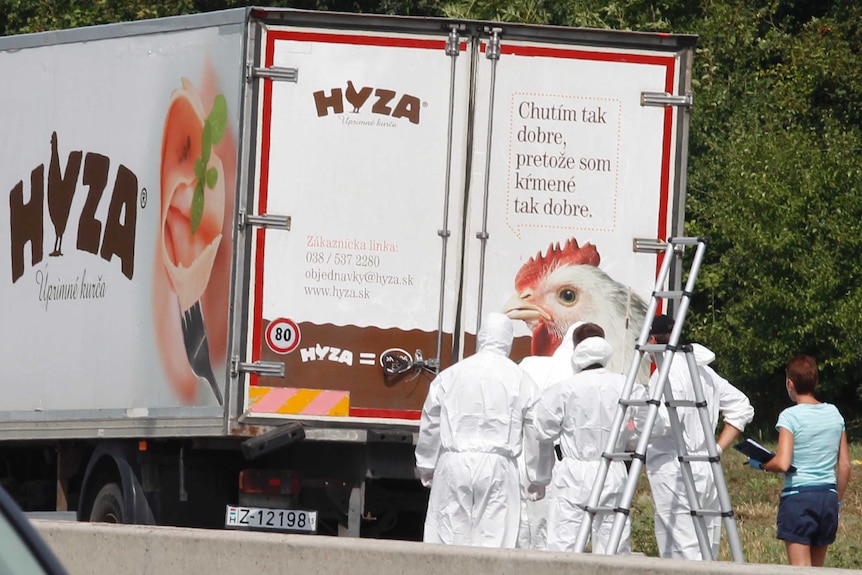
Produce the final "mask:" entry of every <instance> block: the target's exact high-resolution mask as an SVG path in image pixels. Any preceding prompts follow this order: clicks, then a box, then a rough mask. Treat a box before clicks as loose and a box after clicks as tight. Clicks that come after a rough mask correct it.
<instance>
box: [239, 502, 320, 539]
mask: <svg viewBox="0 0 862 575" xmlns="http://www.w3.org/2000/svg"><path fill="white" fill-rule="evenodd" d="M224 526H225V527H230V528H233V529H270V530H273V531H301V532H303V533H315V532H316V531H317V511H300V510H295V509H265V508H261V507H235V506H233V505H228V506H227V510H226V513H225V518H224Z"/></svg>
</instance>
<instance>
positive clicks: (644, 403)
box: [620, 398, 659, 407]
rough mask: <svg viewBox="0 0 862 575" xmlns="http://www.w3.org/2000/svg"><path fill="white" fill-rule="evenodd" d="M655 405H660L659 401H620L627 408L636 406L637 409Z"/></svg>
mask: <svg viewBox="0 0 862 575" xmlns="http://www.w3.org/2000/svg"><path fill="white" fill-rule="evenodd" d="M653 403H659V401H658V400H655V401H653V400H652V399H631V398H629V399H620V405H625V406H626V407H629V406H632V405H634V406H635V407H646V406H648V405H651V404H653Z"/></svg>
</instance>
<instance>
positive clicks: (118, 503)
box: [90, 483, 125, 523]
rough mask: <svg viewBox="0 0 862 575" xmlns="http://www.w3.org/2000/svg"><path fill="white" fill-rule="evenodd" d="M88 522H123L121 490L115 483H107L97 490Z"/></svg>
mask: <svg viewBox="0 0 862 575" xmlns="http://www.w3.org/2000/svg"><path fill="white" fill-rule="evenodd" d="M90 523H125V521H124V520H123V490H122V489H120V486H119V485H117V484H116V483H107V484H105V485H104V486H102V488H101V489H100V490H99V493H98V494H97V495H96V500H95V501H93V510H92V511H91V512H90Z"/></svg>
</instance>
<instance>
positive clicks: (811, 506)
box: [777, 486, 838, 546]
mask: <svg viewBox="0 0 862 575" xmlns="http://www.w3.org/2000/svg"><path fill="white" fill-rule="evenodd" d="M800 489H801V491H799V492H798V493H796V492H791V494H788V495H785V496H783V497H782V498H781V502H780V503H779V504H778V520H777V525H778V538H779V539H782V540H784V541H787V542H789V543H802V544H803V545H810V546H823V545H831V544H832V543H834V542H835V533H836V532H837V531H838V493H837V492H836V491H834V490H833V489H829V488H828V487H825V486H824V487H823V488H819V489H818V488H814V489H810V490H806V488H804V487H803V488H800Z"/></svg>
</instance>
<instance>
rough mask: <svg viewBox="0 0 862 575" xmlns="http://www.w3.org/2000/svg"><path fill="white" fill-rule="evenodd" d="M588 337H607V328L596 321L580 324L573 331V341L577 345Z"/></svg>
mask: <svg viewBox="0 0 862 575" xmlns="http://www.w3.org/2000/svg"><path fill="white" fill-rule="evenodd" d="M588 337H605V330H603V329H602V326H600V325H598V324H595V323H585V324H582V325H579V326H578V327H576V328H575V331H573V332H572V343H574V344H575V347H578V344H579V343H581V342H582V341H584V340H585V339H587V338H588Z"/></svg>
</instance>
